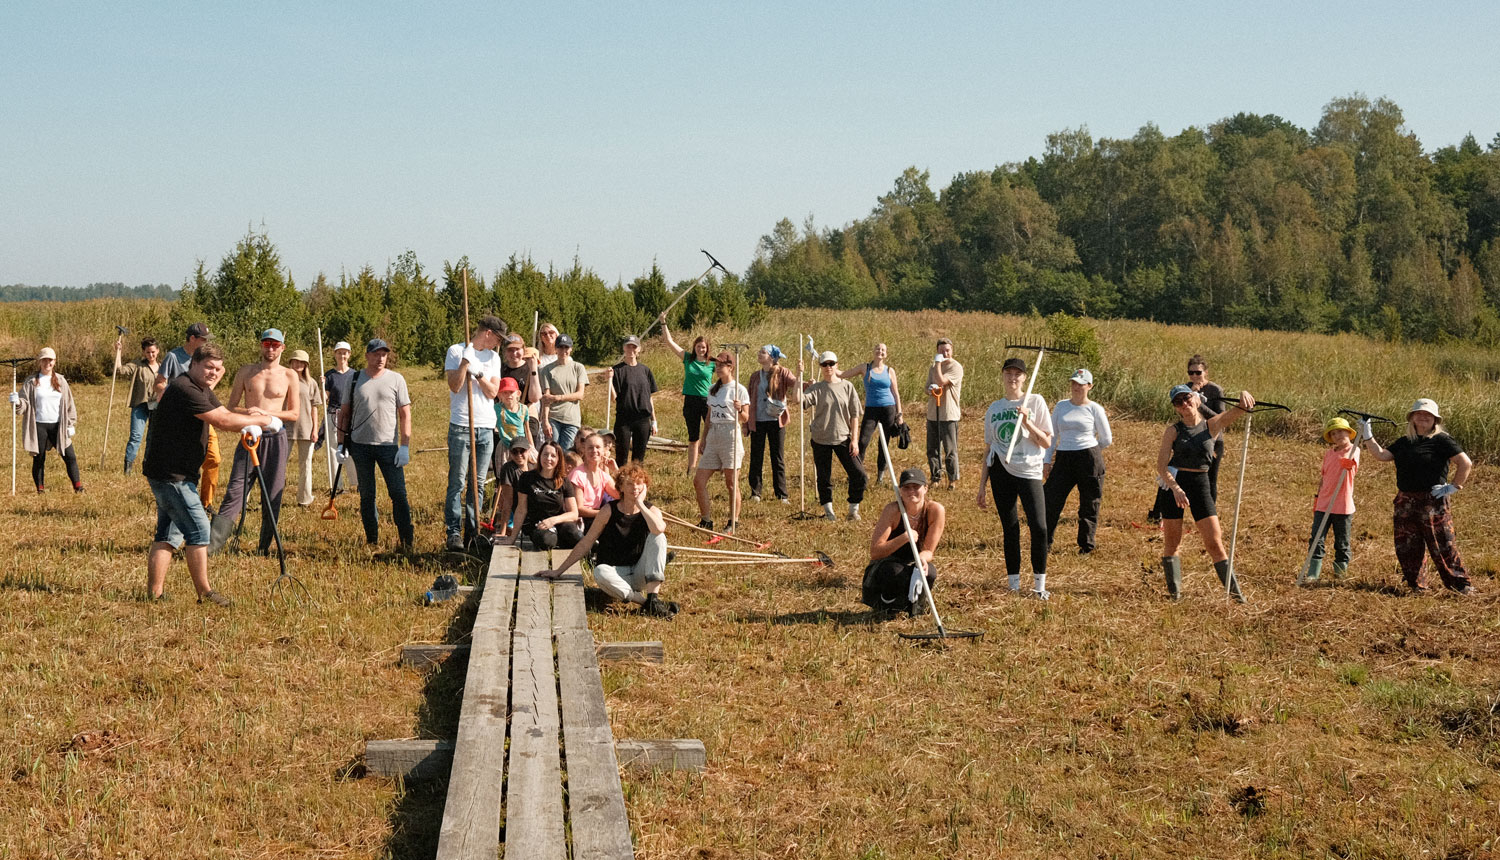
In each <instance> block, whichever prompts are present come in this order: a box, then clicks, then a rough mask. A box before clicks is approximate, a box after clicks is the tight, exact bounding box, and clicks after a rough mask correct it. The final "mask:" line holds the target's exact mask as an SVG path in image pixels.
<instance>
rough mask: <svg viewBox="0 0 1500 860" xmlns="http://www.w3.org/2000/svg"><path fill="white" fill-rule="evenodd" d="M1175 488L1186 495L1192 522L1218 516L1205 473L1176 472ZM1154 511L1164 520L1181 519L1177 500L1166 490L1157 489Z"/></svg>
mask: <svg viewBox="0 0 1500 860" xmlns="http://www.w3.org/2000/svg"><path fill="white" fill-rule="evenodd" d="M1177 486H1179V487H1181V488H1182V492H1183V493H1184V494H1186V495H1187V498H1188V507H1189V508H1191V509H1192V512H1193V522H1198V521H1199V520H1206V519H1208V518H1209V517H1213V516H1218V513H1219V509H1218V508H1217V507H1215V506H1214V497H1213V494H1212V493H1210V492H1209V491H1208V473H1207V472H1178V473H1177ZM1156 510H1157V511H1158V512H1160V513H1161V518H1162V519H1164V520H1180V519H1182V514H1183V510H1182V508H1179V507H1177V500H1176V499H1174V498H1172V494H1171V493H1170V492H1168V491H1167V490H1163V489H1157V491H1156Z"/></svg>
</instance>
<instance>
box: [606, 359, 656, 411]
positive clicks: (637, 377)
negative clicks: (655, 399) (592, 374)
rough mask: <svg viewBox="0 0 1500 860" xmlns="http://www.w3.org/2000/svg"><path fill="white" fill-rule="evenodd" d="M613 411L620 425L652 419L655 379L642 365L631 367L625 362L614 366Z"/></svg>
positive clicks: (649, 369)
mask: <svg viewBox="0 0 1500 860" xmlns="http://www.w3.org/2000/svg"><path fill="white" fill-rule="evenodd" d="M612 384H613V385H614V387H615V409H616V410H618V412H617V414H618V415H619V416H620V417H619V418H617V419H615V420H616V421H618V422H620V423H621V424H629V423H630V422H632V421H640V420H642V419H645V418H651V417H653V415H654V413H653V412H652V411H651V395H653V394H655V393H656V377H655V376H653V375H652V374H651V368H649V367H647V366H646V365H644V364H637V365H634V366H631V365H629V364H626V363H625V362H623V361H622V362H620V363H619V364H617V365H615V378H614V381H613V383H612Z"/></svg>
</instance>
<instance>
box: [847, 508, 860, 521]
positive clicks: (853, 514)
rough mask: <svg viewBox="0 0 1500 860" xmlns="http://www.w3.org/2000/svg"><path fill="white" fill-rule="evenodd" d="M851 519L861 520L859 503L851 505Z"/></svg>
mask: <svg viewBox="0 0 1500 860" xmlns="http://www.w3.org/2000/svg"><path fill="white" fill-rule="evenodd" d="M849 520H850V522H856V523H857V522H859V505H850V506H849Z"/></svg>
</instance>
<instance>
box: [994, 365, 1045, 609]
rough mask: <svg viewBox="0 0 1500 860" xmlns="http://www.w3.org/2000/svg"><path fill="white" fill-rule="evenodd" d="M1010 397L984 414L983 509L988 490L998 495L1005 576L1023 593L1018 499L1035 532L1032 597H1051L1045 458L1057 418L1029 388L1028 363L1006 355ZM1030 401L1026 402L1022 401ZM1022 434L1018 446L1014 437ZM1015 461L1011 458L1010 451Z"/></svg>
mask: <svg viewBox="0 0 1500 860" xmlns="http://www.w3.org/2000/svg"><path fill="white" fill-rule="evenodd" d="M1001 375H1002V377H1003V380H1004V384H1005V396H1004V397H1002V398H1001V399H999V400H996V401H995V402H994V403H991V404H990V408H989V410H988V411H986V412H985V414H984V441H985V444H986V445H987V448H986V449H985V455H984V467H983V468H982V469H981V470H980V474H979V498H978V500H977V501H978V503H979V508H980V510H983V509H984V507H985V491H986V490H988V491H990V492H992V493H993V494H994V496H995V510H996V512H997V513H999V514H1000V527H1001V529H1002V531H1003V532H1004V534H1005V575H1006V578H1007V581H1008V584H1009V585H1010V590H1011V591H1013V592H1015V593H1017V594H1019V593H1020V591H1021V518H1020V517H1019V516H1018V515H1017V514H1016V502H1017V501H1020V503H1021V509H1022V510H1024V511H1025V512H1026V525H1027V527H1028V528H1029V529H1030V530H1031V575H1032V590H1031V594H1032V596H1033V597H1037V598H1039V599H1041V600H1046V599H1047V598H1048V597H1050V596H1051V595H1050V594H1049V593H1048V591H1047V506H1046V502H1045V501H1044V499H1043V495H1042V459H1043V457H1044V456H1045V455H1046V453H1047V449H1048V448H1050V447H1052V416H1051V415H1050V414H1049V413H1048V412H1047V401H1046V400H1045V399H1044V398H1043V397H1042V396H1041V395H1040V394H1032V395H1030V396H1029V397H1028V396H1027V395H1026V394H1025V391H1026V362H1024V361H1022V360H1021V359H1019V358H1007V359H1006V360H1005V364H1004V365H1002V366H1001ZM1023 398H1024V400H1025V402H1024V403H1023V402H1022V400H1023ZM1017 433H1019V434H1020V438H1019V439H1016V443H1015V449H1014V450H1011V438H1012V437H1013V436H1015V435H1016V434H1017ZM1007 452H1009V453H1010V459H1008V460H1007V459H1006V453H1007Z"/></svg>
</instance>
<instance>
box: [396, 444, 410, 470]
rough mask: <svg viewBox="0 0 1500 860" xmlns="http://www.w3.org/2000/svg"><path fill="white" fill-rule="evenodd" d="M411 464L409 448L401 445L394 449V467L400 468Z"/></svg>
mask: <svg viewBox="0 0 1500 860" xmlns="http://www.w3.org/2000/svg"><path fill="white" fill-rule="evenodd" d="M410 462H411V446H410V445H402V446H401V447H400V448H397V449H396V467H397V468H400V467H402V466H405V465H406V464H407V463H410Z"/></svg>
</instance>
